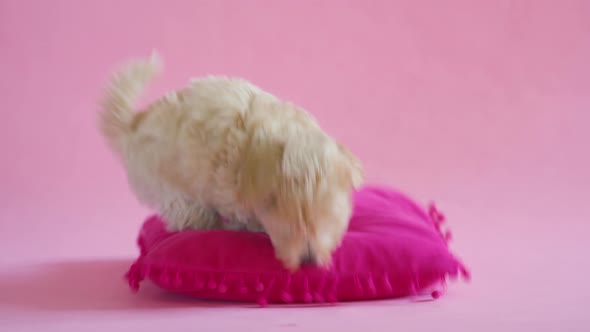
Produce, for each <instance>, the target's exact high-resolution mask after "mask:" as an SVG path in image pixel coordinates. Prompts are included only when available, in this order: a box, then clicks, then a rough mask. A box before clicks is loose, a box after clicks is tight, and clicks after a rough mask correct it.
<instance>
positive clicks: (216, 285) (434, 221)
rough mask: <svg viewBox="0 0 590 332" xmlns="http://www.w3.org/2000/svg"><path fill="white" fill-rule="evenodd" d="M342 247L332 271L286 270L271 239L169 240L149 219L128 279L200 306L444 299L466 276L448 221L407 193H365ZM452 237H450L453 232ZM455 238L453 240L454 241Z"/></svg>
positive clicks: (231, 235) (222, 235)
mask: <svg viewBox="0 0 590 332" xmlns="http://www.w3.org/2000/svg"><path fill="white" fill-rule="evenodd" d="M354 202H355V208H354V213H353V216H352V219H351V221H350V227H349V229H348V232H347V234H346V235H345V237H344V240H343V243H342V246H341V247H340V248H339V249H338V250H337V251H336V252H335V253H334V257H333V265H332V267H331V268H330V269H329V270H322V269H320V268H315V267H304V268H302V269H301V270H299V271H297V272H295V273H289V272H288V271H286V270H285V269H284V268H283V267H282V265H281V263H280V262H279V261H278V260H277V259H276V258H275V257H274V252H273V248H272V246H271V243H270V240H269V238H268V236H267V235H265V234H262V233H250V232H234V231H182V232H177V233H168V232H166V230H165V229H164V225H163V223H162V221H161V220H160V219H159V218H158V217H156V216H154V217H151V218H149V219H148V220H147V221H146V222H145V224H144V225H143V228H142V229H141V233H140V235H139V240H138V242H139V246H140V248H141V256H140V257H139V259H137V261H136V262H135V263H134V264H133V265H132V266H131V268H130V270H129V272H128V273H127V279H128V281H129V285H130V286H131V288H132V289H134V290H137V289H138V288H139V283H140V282H141V281H142V280H143V279H144V278H149V279H150V280H152V281H153V282H154V283H155V284H156V285H158V286H160V287H162V288H164V289H166V290H169V291H171V292H174V293H179V294H184V295H188V296H194V297H197V298H201V299H214V300H231V301H247V302H253V301H257V302H258V303H260V304H261V305H264V304H266V303H311V302H316V303H320V302H325V301H329V302H335V301H353V300H365V299H383V298H394V297H402V296H409V295H417V294H423V293H425V292H431V293H430V294H432V296H433V297H434V298H437V297H439V296H440V294H441V293H440V291H441V290H442V289H443V288H444V285H445V279H446V277H447V276H451V277H456V276H457V275H458V274H459V273H461V274H463V275H464V276H465V277H468V273H467V271H466V269H465V268H464V267H463V265H462V264H461V263H460V262H459V261H458V260H457V259H456V258H455V257H454V256H453V255H452V254H451V253H450V252H449V249H448V248H447V240H448V237H449V236H448V235H446V236H444V235H443V234H442V233H441V231H440V224H441V223H442V221H443V218H442V215H441V214H440V213H438V212H437V211H436V209H434V207H431V209H430V211H429V213H428V214H427V213H426V212H425V211H424V210H423V209H422V208H420V207H419V206H418V205H417V204H416V203H414V202H413V201H412V200H410V199H409V198H407V197H406V196H404V195H403V194H401V193H399V192H396V191H393V190H390V189H382V188H376V187H371V188H365V189H363V190H361V191H359V192H357V193H355V196H354ZM447 234H449V233H447ZM449 235H450V234H449Z"/></svg>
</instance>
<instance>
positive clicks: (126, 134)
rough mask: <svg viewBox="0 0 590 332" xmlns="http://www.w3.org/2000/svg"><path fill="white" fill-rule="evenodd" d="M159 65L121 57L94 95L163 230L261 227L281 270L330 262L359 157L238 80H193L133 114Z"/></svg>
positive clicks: (108, 134)
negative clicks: (122, 60) (102, 93)
mask: <svg viewBox="0 0 590 332" xmlns="http://www.w3.org/2000/svg"><path fill="white" fill-rule="evenodd" d="M159 68H160V61H159V59H158V57H157V56H156V55H153V56H152V57H151V58H149V59H136V60H134V61H132V62H131V63H128V64H127V65H125V66H124V67H123V68H121V69H120V71H119V72H118V73H116V74H115V75H114V77H113V79H112V82H111V84H110V86H109V88H108V90H107V91H106V94H105V97H104V99H103V100H102V102H101V107H102V108H103V112H102V113H101V118H100V127H101V131H102V133H103V134H104V136H105V138H106V139H107V141H108V143H109V144H110V146H111V147H112V148H113V150H114V151H115V152H116V153H117V154H118V155H119V156H120V157H121V159H122V160H123V163H124V165H125V166H126V169H127V174H128V179H129V183H130V186H131V188H132V189H133V191H134V192H135V193H136V195H137V197H138V199H139V200H140V201H141V202H142V203H144V204H146V205H148V206H149V207H152V208H155V209H157V210H158V211H159V212H160V213H161V214H162V216H163V217H164V218H165V220H167V222H168V228H169V229H170V230H181V229H184V228H196V229H214V228H234V229H236V228H238V229H246V230H251V231H259V230H263V231H265V232H267V233H268V234H269V236H270V238H271V240H272V243H273V246H274V248H275V253H276V255H277V257H278V258H279V259H280V260H281V261H282V262H283V263H284V265H285V266H286V267H287V268H290V269H296V268H298V267H299V266H300V264H302V263H304V262H309V261H310V260H311V261H312V262H313V263H315V264H318V265H320V266H326V265H328V264H329V263H330V258H331V254H332V252H333V250H334V249H336V248H337V247H338V246H339V244H340V241H341V239H342V236H343V234H344V232H345V231H346V229H347V227H348V220H349V216H350V213H351V205H352V203H351V192H352V190H353V189H354V188H355V187H358V186H359V185H360V184H361V182H362V168H361V164H360V162H359V161H358V160H357V159H356V158H355V157H354V156H353V155H352V154H351V153H350V152H349V151H348V150H347V149H346V148H345V147H343V146H342V145H340V144H338V143H336V142H335V141H334V139H332V138H331V137H330V136H328V135H327V134H326V133H324V132H323V131H322V129H321V128H320V127H319V126H318V124H317V123H316V122H315V120H314V119H312V118H311V116H310V115H309V114H307V113H306V112H304V111H303V110H301V109H300V108H299V107H297V106H295V105H292V104H289V103H285V102H282V101H280V100H279V99H277V98H275V97H274V96H272V95H271V94H269V93H267V92H265V91H263V90H261V89H260V88H258V87H256V86H254V85H252V84H251V83H249V82H247V81H245V80H242V79H230V78H224V77H207V78H203V79H197V80H193V81H192V82H191V84H190V85H189V86H188V87H185V88H183V89H181V90H179V91H176V92H174V93H171V94H168V95H166V96H164V97H163V98H161V99H159V100H158V101H156V102H155V103H153V104H151V105H150V106H148V107H147V108H146V109H145V110H143V111H139V112H135V111H134V103H135V101H136V99H137V98H138V97H139V95H140V93H141V92H142V90H143V89H144V87H145V85H146V84H147V83H148V82H149V81H150V80H151V79H153V78H154V76H155V75H156V74H157V73H158V72H159ZM221 217H224V218H225V219H227V220H230V221H231V222H230V223H229V224H227V223H224V222H222V218H221Z"/></svg>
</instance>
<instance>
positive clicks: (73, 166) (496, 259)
mask: <svg viewBox="0 0 590 332" xmlns="http://www.w3.org/2000/svg"><path fill="white" fill-rule="evenodd" d="M152 48H156V49H158V50H159V52H160V53H161V55H162V56H163V58H164V61H165V63H166V71H165V72H164V75H163V76H162V77H161V78H160V79H159V80H158V81H157V82H155V84H154V85H153V86H152V87H151V88H150V91H149V93H148V95H147V96H146V98H145V99H144V101H145V102H147V101H149V100H152V99H153V98H155V97H157V96H158V95H160V94H162V93H164V92H165V91H167V90H171V89H173V88H177V87H180V86H182V85H184V84H185V83H186V82H187V81H188V79H189V78H190V77H191V76H199V75H205V74H211V73H213V74H227V75H237V76H243V77H246V78H248V79H250V80H252V81H254V82H255V83H257V84H259V85H261V86H262V87H264V88H266V89H268V90H270V91H271V92H273V93H275V94H276V95H278V96H281V97H283V98H285V99H289V100H292V101H295V102H297V103H298V104H300V105H302V106H304V107H305V108H307V109H308V110H309V111H310V112H312V113H313V114H314V115H315V116H316V117H317V118H318V119H319V120H320V122H321V123H322V125H323V126H324V127H325V128H326V129H327V130H328V131H329V132H330V133H332V134H333V135H334V136H335V137H337V138H338V139H340V140H341V141H342V142H343V143H345V144H347V145H349V146H350V147H351V148H352V149H353V150H354V151H355V152H356V153H357V154H358V155H359V156H360V157H361V158H362V160H363V161H364V163H365V167H366V171H367V174H368V178H369V180H370V182H378V183H385V184H389V185H393V186H396V187H398V188H401V189H402V190H405V191H406V192H408V193H410V194H411V195H413V196H414V197H416V198H417V199H419V200H421V201H424V202H426V201H428V200H430V199H434V200H436V201H437V202H438V204H439V205H440V207H441V208H442V210H443V211H444V212H446V214H447V216H448V219H449V222H450V225H451V226H452V229H453V231H454V234H455V238H456V240H455V241H454V242H453V250H454V251H455V252H457V253H459V254H460V256H461V257H462V258H463V259H464V260H465V261H466V263H467V264H468V265H469V266H470V267H471V269H472V272H473V275H474V279H473V282H472V283H471V284H468V285H463V284H456V285H452V287H451V288H450V292H449V293H448V294H447V295H446V296H445V297H443V298H442V299H441V300H439V301H435V302H412V301H407V300H397V301H383V302H366V303H354V304H341V305H337V306H334V307H323V308H317V307H314V308H285V307H279V308H268V309H260V310H255V309H252V306H249V305H228V304H219V303H204V302H197V301H193V300H187V299H179V298H177V297H174V296H170V295H168V294H165V293H163V292H161V291H159V290H158V289H155V288H153V287H147V288H145V289H143V290H142V292H140V293H139V294H138V295H133V294H131V293H129V292H128V290H127V288H126V285H125V284H124V283H123V281H122V279H121V276H122V274H123V273H124V272H125V269H126V268H127V265H128V264H129V262H130V260H131V259H132V258H133V257H134V256H135V255H136V254H137V248H136V246H135V237H136V232H137V230H138V227H139V225H140V223H141V221H142V218H143V217H144V216H146V214H147V213H148V211H146V210H145V209H143V208H141V207H139V205H138V204H137V203H136V201H135V199H134V197H133V196H132V195H131V193H130V192H129V190H128V189H127V185H126V182H125V177H124V173H123V170H122V168H121V167H120V166H119V165H118V164H117V163H116V162H115V159H114V158H113V157H112V156H111V154H110V152H109V151H108V150H107V149H106V147H105V145H104V144H103V142H102V140H101V138H100V136H99V135H98V133H97V130H96V123H95V117H96V111H97V105H96V100H97V98H98V96H99V93H100V89H101V87H102V86H103V85H104V83H105V82H106V79H107V78H108V76H109V73H110V70H111V69H113V68H114V66H115V65H116V64H117V63H120V62H121V61H122V60H124V59H127V58H129V57H132V56H143V55H147V54H148V53H149V52H150V51H151V49H152ZM589 64H590V2H589V1H584V0H580V1H568V0H563V1H557V0H555V1H550V0H547V1H534V0H521V1H510V0H495V1H491V0H490V1H483V0H482V1H473V0H462V1H459V0H446V1H436V0H432V1H411V0H408V1H385V0H384V1H360V0H359V1H311V0H306V1H270V0H269V1H246V0H244V1H237V0H236V1H213V0H211V1H166V2H164V1H145V0H143V1H142V0H137V1H135V0H133V1H120V0H117V1H115V0H107V1H74V0H71V1H62V0H53V1H32V0H27V1H25V0H1V1H0V96H1V98H0V112H2V121H0V135H1V136H0V151H1V152H2V163H0V168H1V169H0V204H1V205H0V249H1V252H2V253H1V254H0V330H3V331H4V330H5V331H21V330H22V331H41V330H42V331H47V332H49V331H94V330H96V331H118V330H121V331H123V330H124V331H136V330H139V329H140V328H141V329H143V330H167V331H172V330H189V329H194V330H196V329H203V331H229V330H232V331H236V330H238V329H247V330H250V329H252V330H253V331H254V330H255V331H271V330H281V329H288V330H301V331H314V330H318V331H319V330H322V331H327V330H328V329H336V330H338V331H386V330H387V331H391V330H392V329H398V330H401V331H432V330H434V329H442V330H445V331H446V330H451V329H453V330H460V331H463V330H464V331H588V330H589V329H590V317H589V316H588V310H587V305H588V301H589V300H590V287H589V284H588V282H587V275H588V273H589V272H590V263H589V259H588V252H589V249H590V248H589V245H588V240H587V238H588V231H589V230H590V226H589V224H590V204H588V199H589V198H590V148H589V147H588V145H589V144H590V133H589V131H588V124H589V123H590V65H589Z"/></svg>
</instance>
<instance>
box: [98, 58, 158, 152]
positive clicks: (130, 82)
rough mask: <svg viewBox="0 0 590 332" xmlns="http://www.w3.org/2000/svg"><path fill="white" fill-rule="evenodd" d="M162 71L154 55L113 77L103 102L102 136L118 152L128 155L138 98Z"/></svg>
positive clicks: (125, 68)
mask: <svg viewBox="0 0 590 332" xmlns="http://www.w3.org/2000/svg"><path fill="white" fill-rule="evenodd" d="M160 69H161V62H160V58H159V56H158V55H157V54H156V53H155V52H154V53H152V55H151V57H150V58H147V59H138V60H134V61H131V62H130V63H128V64H127V65H125V66H123V67H122V68H121V69H120V70H119V71H118V72H117V73H115V75H114V76H113V78H112V80H111V82H110V85H109V86H108V88H107V90H106V93H105V95H104V97H103V99H102V100H101V102H100V106H101V108H102V112H101V113H100V119H99V122H100V130H101V132H102V134H103V135H104V137H105V138H106V140H107V142H108V143H109V145H111V147H112V148H113V149H114V150H116V151H117V152H118V153H121V154H122V153H125V152H124V151H125V145H126V140H127V137H128V136H129V133H130V131H131V128H132V123H133V119H134V117H135V103H136V102H137V99H139V97H140V95H141V93H142V92H143V90H144V89H145V87H146V85H147V84H148V83H149V82H150V81H151V80H152V79H153V78H154V77H155V76H156V75H157V74H158V73H159V72H160Z"/></svg>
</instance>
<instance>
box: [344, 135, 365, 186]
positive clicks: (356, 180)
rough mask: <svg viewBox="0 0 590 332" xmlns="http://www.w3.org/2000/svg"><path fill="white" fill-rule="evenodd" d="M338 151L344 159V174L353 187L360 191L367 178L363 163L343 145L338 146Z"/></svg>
mask: <svg viewBox="0 0 590 332" xmlns="http://www.w3.org/2000/svg"><path fill="white" fill-rule="evenodd" d="M338 150H339V151H340V153H341V155H342V157H343V158H344V172H345V174H346V177H347V178H348V180H349V181H350V183H351V184H352V187H353V188H355V189H358V188H359V187H360V186H361V185H362V184H363V182H364V177H365V174H364V171H363V165H362V163H361V161H360V160H359V159H358V158H357V157H355V156H354V155H353V154H352V153H351V152H350V150H348V149H347V148H346V147H345V146H343V145H342V144H338Z"/></svg>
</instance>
